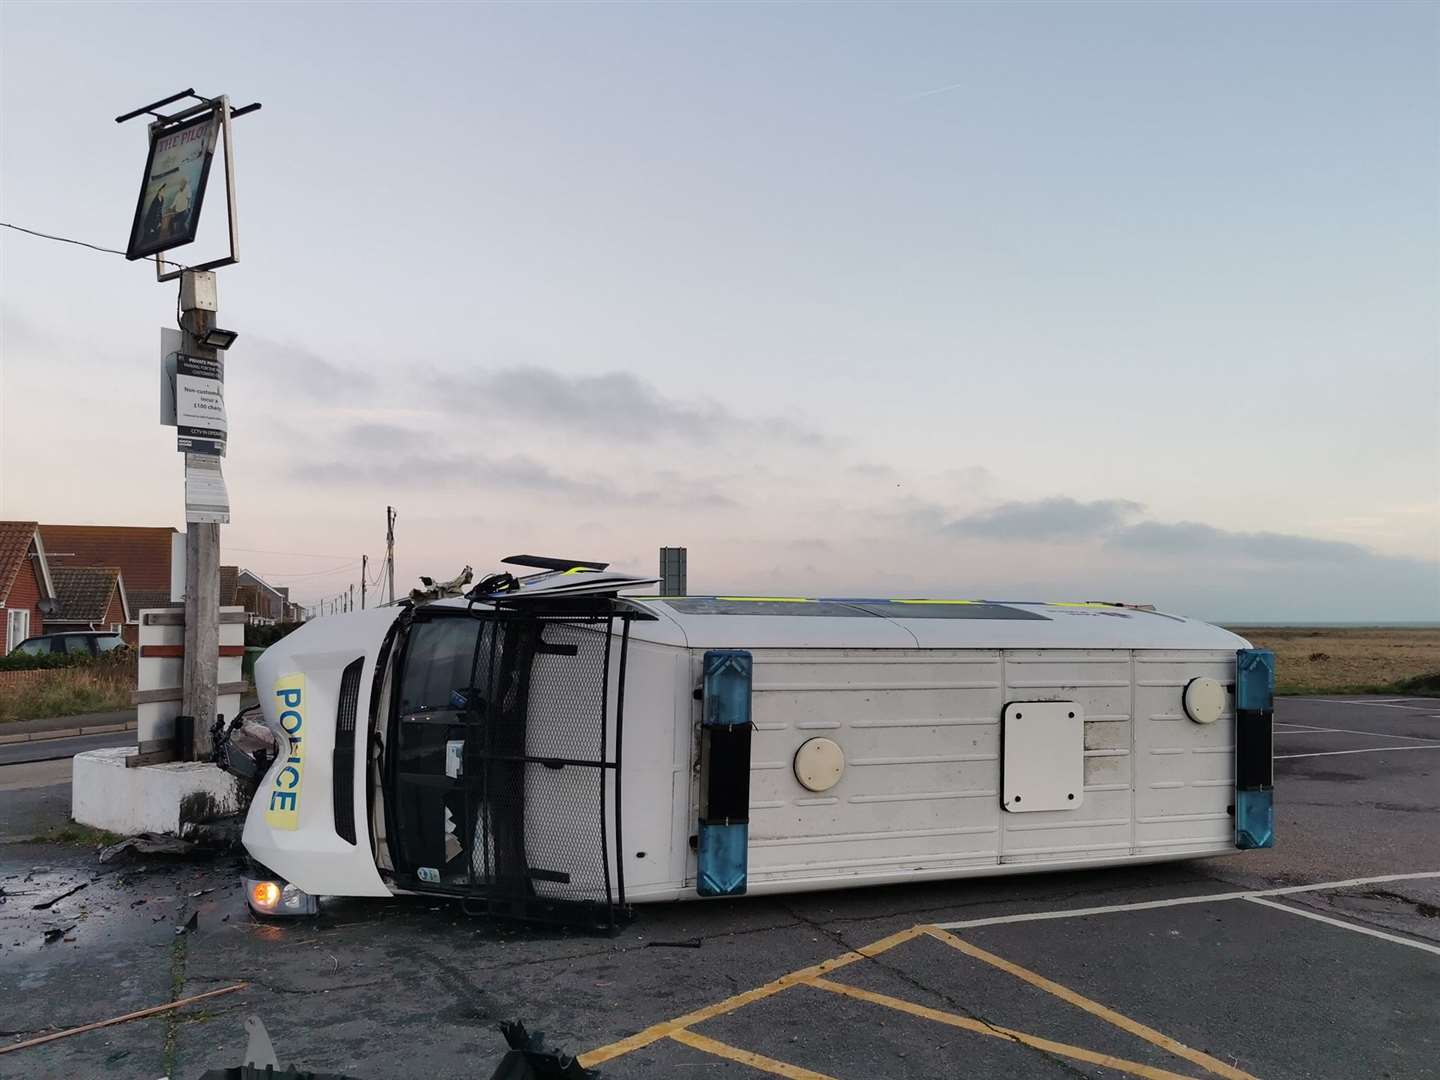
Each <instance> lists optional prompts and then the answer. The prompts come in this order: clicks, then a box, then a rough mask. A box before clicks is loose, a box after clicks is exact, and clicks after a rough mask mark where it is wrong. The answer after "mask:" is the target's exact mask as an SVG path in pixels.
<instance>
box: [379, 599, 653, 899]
mask: <svg viewBox="0 0 1440 1080" xmlns="http://www.w3.org/2000/svg"><path fill="white" fill-rule="evenodd" d="M577 603H578V602H575V601H572V602H570V603H569V604H567V605H565V606H564V607H563V608H562V609H561V610H552V609H547V610H546V611H544V612H540V611H536V610H531V609H527V608H520V609H494V608H478V607H477V608H471V609H466V608H460V607H440V606H430V607H421V608H418V609H416V610H415V611H414V612H413V613H412V615H411V616H410V625H409V626H408V628H407V629H406V631H405V635H404V639H403V642H402V644H401V647H400V654H399V657H398V659H397V669H396V670H397V672H398V678H397V687H398V690H397V692H396V693H395V694H394V695H393V700H394V705H393V711H392V715H391V721H390V739H389V740H388V743H389V746H390V747H392V748H393V749H392V750H391V751H389V752H387V754H386V762H385V764H386V777H385V783H386V785H387V789H388V790H387V798H386V800H385V806H386V813H387V817H388V821H387V825H388V830H387V831H388V832H389V834H390V836H391V838H392V839H391V849H392V850H391V855H392V858H393V859H394V863H395V870H396V875H397V879H398V881H397V883H398V884H400V885H401V886H402V887H405V888H411V889H416V890H420V891H435V892H441V893H447V894H450V895H457V896H461V897H464V898H465V899H466V900H467V901H468V902H470V903H473V904H474V905H476V906H477V907H478V908H479V909H480V910H483V911H486V912H490V913H494V914H502V915H507V916H512V917H517V918H524V919H537V920H555V921H564V922H586V923H595V924H600V925H605V926H610V925H613V924H614V923H615V920H616V918H617V914H618V912H619V910H620V909H622V908H623V906H624V903H625V899H624V881H623V876H622V874H621V870H620V866H619V860H618V856H617V853H618V852H619V851H621V850H623V848H622V847H621V845H620V821H619V813H618V807H619V784H620V776H621V769H620V765H621V747H622V739H621V736H622V730H621V722H622V716H623V712H622V710H621V709H620V708H619V703H620V701H621V699H622V696H623V691H624V687H623V672H624V664H623V657H624V652H625V649H626V647H627V644H628V626H629V618H628V616H627V615H625V614H624V613H617V612H615V611H613V610H612V605H611V604H610V602H609V601H608V600H600V601H598V602H597V600H596V599H593V598H592V599H587V600H586V601H584V603H583V606H576V604H577Z"/></svg>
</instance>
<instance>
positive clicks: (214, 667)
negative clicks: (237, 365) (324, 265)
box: [180, 270, 228, 761]
mask: <svg viewBox="0 0 1440 1080" xmlns="http://www.w3.org/2000/svg"><path fill="white" fill-rule="evenodd" d="M218 306H219V298H218V295H217V292H216V286H215V274H214V272H213V271H208V270H201V271H197V270H186V271H185V272H184V273H183V274H182V275H181V277H180V332H181V342H182V346H181V347H182V349H183V350H184V353H185V355H186V356H187V357H195V358H197V359H200V360H212V361H214V362H215V363H216V364H218V365H220V370H221V371H222V373H223V371H224V366H223V365H224V363H225V361H224V359H223V358H222V357H221V356H220V353H219V351H218V350H216V349H213V348H211V347H209V346H207V345H206V344H205V342H204V340H203V339H204V337H205V335H206V334H208V333H209V332H210V331H211V330H212V329H213V328H214V327H215V313H216V310H217V308H218ZM222 377H223V374H222ZM215 460H216V461H217V462H218V459H215ZM217 469H218V465H217ZM227 518H228V515H227ZM181 686H182V688H183V689H182V693H183V695H184V696H183V698H182V701H181V705H180V711H181V714H182V715H185V716H193V717H194V718H195V742H194V746H195V760H196V761H207V760H209V757H210V750H211V747H210V725H211V724H212V723H213V722H214V719H215V709H216V705H217V703H218V700H219V692H220V526H219V525H218V524H216V523H214V522H198V521H190V522H187V523H186V526H185V661H184V676H183V682H182V683H181Z"/></svg>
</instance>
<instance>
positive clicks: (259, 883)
mask: <svg viewBox="0 0 1440 1080" xmlns="http://www.w3.org/2000/svg"><path fill="white" fill-rule="evenodd" d="M243 880H244V882H245V902H246V903H247V904H249V905H250V910H251V911H253V912H255V914H257V915H314V914H317V913H318V912H319V911H320V904H319V902H318V901H317V900H316V899H315V897H313V896H311V895H310V894H309V893H307V892H303V891H302V890H300V889H299V888H297V887H296V886H294V885H291V884H290V883H289V882H288V881H276V880H274V879H272V878H259V879H256V878H244V879H243Z"/></svg>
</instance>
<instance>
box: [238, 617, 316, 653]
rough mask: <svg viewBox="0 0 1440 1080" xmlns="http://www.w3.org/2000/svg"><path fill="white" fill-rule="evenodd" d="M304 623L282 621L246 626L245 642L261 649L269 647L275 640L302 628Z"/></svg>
mask: <svg viewBox="0 0 1440 1080" xmlns="http://www.w3.org/2000/svg"><path fill="white" fill-rule="evenodd" d="M303 625H304V623H298V622H282V623H276V624H275V625H274V626H251V625H248V624H247V625H246V627H245V644H246V645H248V646H254V647H258V648H261V649H268V648H269V647H270V646H271V645H274V644H275V642H277V641H279V640H280V639H281V638H282V637H284V636H285V635H286V634H289V633H293V632H294V631H296V630H298V629H300V627H301V626H303Z"/></svg>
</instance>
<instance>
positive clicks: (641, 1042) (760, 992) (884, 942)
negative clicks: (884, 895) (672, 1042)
mask: <svg viewBox="0 0 1440 1080" xmlns="http://www.w3.org/2000/svg"><path fill="white" fill-rule="evenodd" d="M927 929H928V927H925V926H912V927H911V928H910V929H908V930H901V931H900V932H899V933H895V934H891V935H890V936H889V937H884V938H881V939H880V940H879V941H873V942H871V943H870V944H869V945H865V946H862V947H861V948H858V949H855V950H854V951H853V952H848V953H845V954H844V955H842V956H837V957H835V958H834V959H832V960H825V961H823V962H821V963H819V964H813V965H811V966H810V967H807V968H801V969H800V970H799V971H792V972H791V973H790V974H789V975H782V976H780V978H778V979H775V980H773V981H771V982H768V983H765V984H764V985H763V986H757V987H755V988H754V989H753V990H746V991H745V992H744V993H740V994H735V995H733V996H732V997H728V998H726V999H725V1000H723V1001H717V1002H715V1003H714V1004H713V1005H706V1006H705V1007H704V1008H700V1009H696V1010H695V1011H694V1012H688V1013H686V1014H685V1015H684V1016H677V1017H676V1018H675V1019H673V1020H664V1021H662V1022H661V1023H658V1024H652V1025H651V1026H650V1027H648V1028H646V1029H645V1030H644V1031H637V1032H636V1033H635V1034H634V1035H630V1036H627V1037H626V1038H623V1039H619V1040H617V1041H615V1042H613V1043H610V1044H608V1045H606V1046H599V1047H596V1048H595V1049H594V1050H589V1051H586V1052H585V1053H583V1054H581V1055H580V1056H579V1058H578V1059H577V1060H578V1061H579V1062H580V1064H581V1065H583V1066H585V1067H586V1068H587V1069H588V1068H593V1067H594V1066H596V1065H600V1064H602V1063H604V1062H606V1061H612V1060H614V1059H615V1058H617V1057H621V1056H623V1055H625V1054H629V1053H632V1052H634V1051H636V1050H639V1049H642V1048H643V1047H646V1046H649V1045H650V1044H651V1043H654V1042H659V1041H660V1040H661V1039H664V1038H667V1037H669V1036H672V1035H674V1034H675V1033H676V1032H679V1031H684V1030H685V1029H686V1028H688V1027H690V1026H691V1025H692V1024H699V1023H701V1022H703V1021H705V1020H710V1019H712V1018H714V1017H716V1016H724V1015H725V1014H726V1013H729V1012H734V1011H735V1010H736V1009H741V1008H744V1007H745V1006H746V1005H749V1004H750V1003H751V1002H755V1001H760V1000H762V999H763V998H767V997H770V996H771V995H772V994H778V993H779V992H780V991H781V990H786V989H788V988H789V987H792V986H798V985H800V984H802V983H805V982H808V981H809V980H811V979H813V978H815V977H816V976H819V975H825V974H827V973H828V972H831V971H834V970H835V969H837V968H842V967H844V966H845V965H846V964H853V963H855V961H857V960H864V959H867V958H868V957H871V956H879V955H880V954H881V953H883V952H885V951H887V950H889V949H893V948H894V947H895V946H896V945H903V944H904V943H905V942H907V941H912V940H914V939H915V938H917V937H919V936H920V935H921V934H923V933H925V932H926V930H927Z"/></svg>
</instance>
